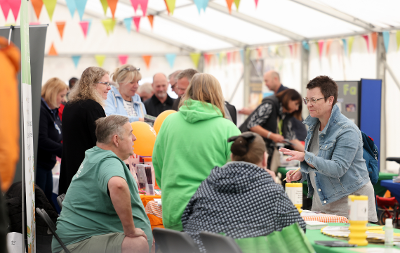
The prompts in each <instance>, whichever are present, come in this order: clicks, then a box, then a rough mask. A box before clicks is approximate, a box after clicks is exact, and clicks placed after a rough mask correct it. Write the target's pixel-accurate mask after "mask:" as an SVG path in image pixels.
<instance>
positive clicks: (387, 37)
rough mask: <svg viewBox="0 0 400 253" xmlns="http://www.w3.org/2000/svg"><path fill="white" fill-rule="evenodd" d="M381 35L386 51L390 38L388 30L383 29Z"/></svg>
mask: <svg viewBox="0 0 400 253" xmlns="http://www.w3.org/2000/svg"><path fill="white" fill-rule="evenodd" d="M382 36H383V43H384V44H385V50H386V52H387V51H388V49H389V39H390V34H389V32H388V31H383V32H382Z"/></svg>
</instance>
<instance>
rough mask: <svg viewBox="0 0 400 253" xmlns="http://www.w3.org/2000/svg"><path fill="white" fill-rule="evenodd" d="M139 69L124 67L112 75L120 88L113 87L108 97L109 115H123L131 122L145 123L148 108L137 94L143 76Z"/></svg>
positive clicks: (107, 111)
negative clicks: (144, 118)
mask: <svg viewBox="0 0 400 253" xmlns="http://www.w3.org/2000/svg"><path fill="white" fill-rule="evenodd" d="M139 70H140V69H139V68H135V67H134V66H132V65H130V64H125V65H122V66H121V67H119V68H117V69H116V70H115V71H114V73H113V74H112V75H111V76H112V80H113V81H114V82H115V83H117V84H118V87H115V86H113V87H111V90H110V92H109V93H108V95H107V100H106V107H105V111H106V114H107V116H109V115H113V114H116V115H123V116H127V117H128V118H129V122H134V121H143V117H144V115H146V108H145V107H144V104H143V103H142V101H141V100H140V96H139V95H138V94H136V93H137V90H138V88H139V84H138V82H139V80H140V79H141V78H142V75H141V74H140V72H139Z"/></svg>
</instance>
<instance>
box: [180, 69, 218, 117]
mask: <svg viewBox="0 0 400 253" xmlns="http://www.w3.org/2000/svg"><path fill="white" fill-rule="evenodd" d="M189 99H192V100H197V101H200V102H202V103H210V104H211V105H212V106H213V108H214V109H217V108H218V109H219V110H220V111H221V113H222V117H224V118H225V107H224V97H223V96H222V90H221V85H220V84H219V82H218V80H217V78H215V77H214V76H212V75H210V74H205V73H197V74H195V75H194V76H193V78H192V80H191V81H190V83H189V86H188V88H187V89H186V92H185V94H184V95H183V97H182V99H181V101H180V103H179V107H181V106H182V105H183V104H184V103H185V101H187V100H189ZM188 102H189V101H188ZM188 102H186V103H188ZM186 106H188V104H186ZM216 111H217V110H216Z"/></svg>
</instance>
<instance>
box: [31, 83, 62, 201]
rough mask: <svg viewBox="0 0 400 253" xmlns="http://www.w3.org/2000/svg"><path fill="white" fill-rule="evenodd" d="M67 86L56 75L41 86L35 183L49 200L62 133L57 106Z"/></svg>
mask: <svg viewBox="0 0 400 253" xmlns="http://www.w3.org/2000/svg"><path fill="white" fill-rule="evenodd" d="M67 90H68V86H67V85H66V84H65V83H64V82H63V81H61V80H60V79H58V78H57V77H53V78H50V79H49V80H48V81H47V82H46V83H45V84H44V86H43V87H42V94H41V96H42V102H41V106H40V121H39V142H38V154H37V156H38V157H37V168H36V184H37V186H39V187H40V188H41V189H42V190H43V191H44V193H45V195H46V197H47V199H48V200H49V201H50V203H52V201H51V194H52V192H53V175H52V173H51V170H52V169H53V167H54V165H55V164H56V156H58V157H61V155H62V150H63V144H62V143H61V141H62V139H63V135H62V132H61V120H60V117H59V116H58V108H59V107H60V105H61V103H62V102H63V101H64V99H65V95H66V94H67Z"/></svg>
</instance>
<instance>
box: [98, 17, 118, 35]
mask: <svg viewBox="0 0 400 253" xmlns="http://www.w3.org/2000/svg"><path fill="white" fill-rule="evenodd" d="M116 22H117V21H116V20H115V19H112V18H108V19H103V20H102V21H101V23H102V24H103V26H104V29H105V30H106V32H107V35H110V33H111V32H113V31H114V27H115V24H116Z"/></svg>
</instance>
